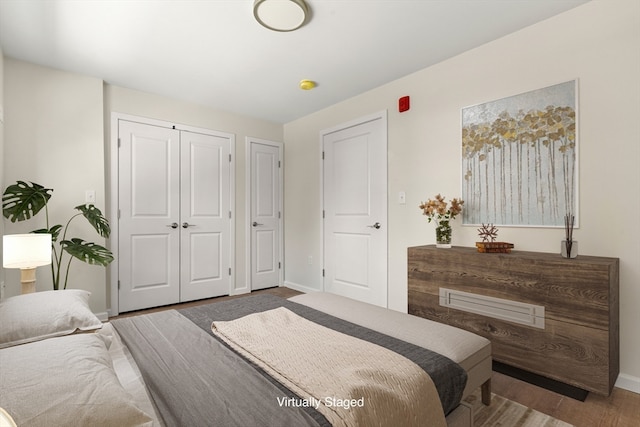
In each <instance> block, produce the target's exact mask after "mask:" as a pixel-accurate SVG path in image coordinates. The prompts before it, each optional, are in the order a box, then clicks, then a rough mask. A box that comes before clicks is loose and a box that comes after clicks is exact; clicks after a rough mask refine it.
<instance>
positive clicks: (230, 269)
mask: <svg viewBox="0 0 640 427" xmlns="http://www.w3.org/2000/svg"><path fill="white" fill-rule="evenodd" d="M229 276H231V267H229Z"/></svg>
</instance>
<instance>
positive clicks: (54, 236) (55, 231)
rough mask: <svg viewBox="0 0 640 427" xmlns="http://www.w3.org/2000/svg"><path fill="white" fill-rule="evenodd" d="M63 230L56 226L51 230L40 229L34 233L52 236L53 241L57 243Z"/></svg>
mask: <svg viewBox="0 0 640 427" xmlns="http://www.w3.org/2000/svg"><path fill="white" fill-rule="evenodd" d="M61 230H62V226H61V225H60V224H58V225H54V226H53V227H51V228H50V229H48V230H47V229H46V228H40V229H38V230H33V231H32V233H40V234H51V241H52V242H57V241H58V236H60V231H61Z"/></svg>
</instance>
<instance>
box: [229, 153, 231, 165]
mask: <svg viewBox="0 0 640 427" xmlns="http://www.w3.org/2000/svg"><path fill="white" fill-rule="evenodd" d="M229 163H231V154H229Z"/></svg>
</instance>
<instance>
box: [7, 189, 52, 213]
mask: <svg viewBox="0 0 640 427" xmlns="http://www.w3.org/2000/svg"><path fill="white" fill-rule="evenodd" d="M51 191H53V189H51V188H44V187H43V186H42V185H40V184H36V183H33V182H28V183H27V182H24V181H18V182H17V183H15V184H13V185H10V186H9V187H7V189H6V190H5V191H4V194H3V195H2V214H3V215H4V217H5V218H7V219H8V220H10V221H11V222H16V221H24V220H27V219H30V218H31V217H32V216H34V215H36V214H37V213H38V212H40V210H42V208H44V207H45V206H46V205H47V202H48V201H49V199H50V198H51V194H50V192H51Z"/></svg>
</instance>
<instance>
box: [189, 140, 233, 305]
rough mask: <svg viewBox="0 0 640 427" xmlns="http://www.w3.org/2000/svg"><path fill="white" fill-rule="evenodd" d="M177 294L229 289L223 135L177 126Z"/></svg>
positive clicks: (226, 158) (226, 143)
mask: <svg viewBox="0 0 640 427" xmlns="http://www.w3.org/2000/svg"><path fill="white" fill-rule="evenodd" d="M181 150H182V156H181V158H182V178H181V188H182V191H181V195H182V198H181V200H182V203H181V213H182V215H181V223H180V225H181V234H182V237H181V248H182V249H181V250H182V254H181V258H182V262H181V263H180V265H181V280H180V284H181V288H180V289H181V290H180V300H181V301H191V300H195V299H202V298H211V297H214V296H219V295H225V294H228V293H229V284H230V281H229V278H230V276H229V272H228V268H229V265H230V263H229V259H230V255H229V250H228V249H227V248H228V247H229V239H230V233H231V230H230V222H229V212H230V201H229V200H230V199H229V196H230V193H229V191H230V190H229V168H230V166H229V150H230V144H229V140H228V138H225V137H218V136H213V135H205V134H200V133H194V132H186V131H182V133H181Z"/></svg>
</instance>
